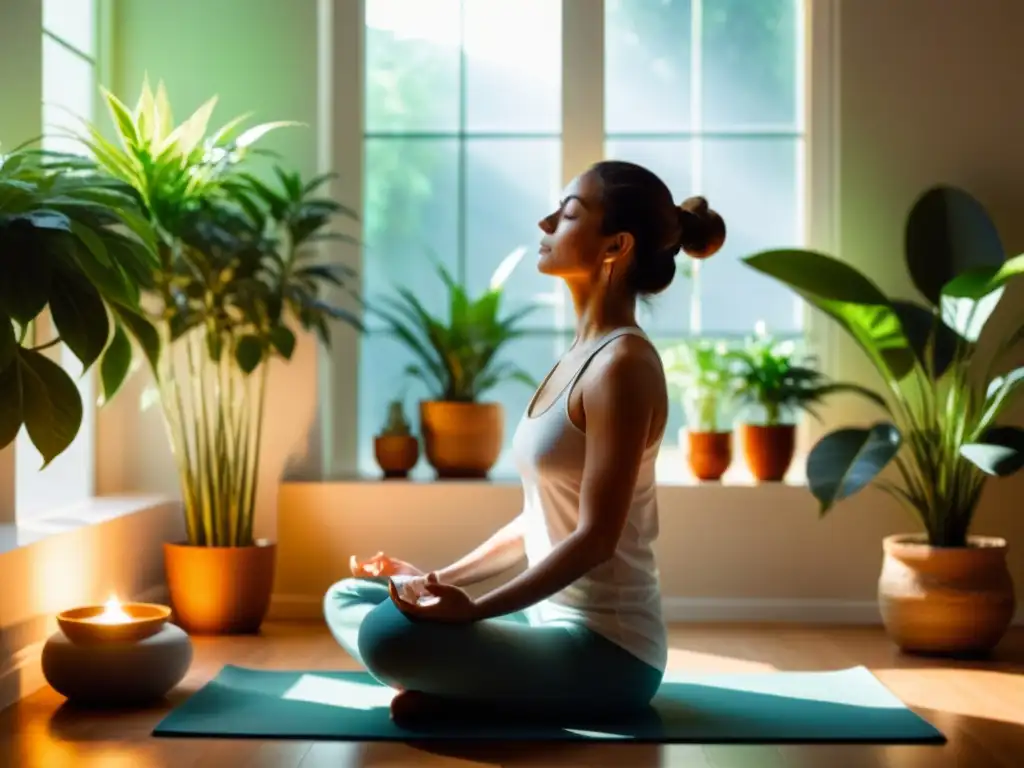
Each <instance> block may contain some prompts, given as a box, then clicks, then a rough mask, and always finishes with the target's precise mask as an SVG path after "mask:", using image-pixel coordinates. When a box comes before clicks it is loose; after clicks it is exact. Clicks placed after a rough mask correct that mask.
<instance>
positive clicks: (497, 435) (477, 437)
mask: <svg viewBox="0 0 1024 768" xmlns="http://www.w3.org/2000/svg"><path fill="white" fill-rule="evenodd" d="M504 428H505V413H504V410H503V409H502V407H501V404H500V403H448V402H442V401H437V400H424V401H423V402H421V403H420V429H421V431H422V432H423V448H424V451H425V453H426V455H427V461H428V462H430V466H432V467H433V468H434V469H435V470H436V471H437V476H438V477H439V478H485V477H487V473H488V472H490V471H491V468H492V467H493V466H494V465H495V463H497V461H498V457H499V456H500V455H501V441H502V438H503V437H504Z"/></svg>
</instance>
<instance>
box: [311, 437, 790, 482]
mask: <svg viewBox="0 0 1024 768" xmlns="http://www.w3.org/2000/svg"><path fill="white" fill-rule="evenodd" d="M806 464H807V457H806V456H801V455H798V456H796V457H795V458H794V459H793V463H792V466H791V468H790V471H789V473H788V474H787V476H786V477H785V479H784V480H782V482H778V483H758V482H757V481H756V480H754V477H753V475H751V474H750V471H749V470H748V469H747V467H746V465H745V464H744V462H743V458H742V456H734V458H733V462H732V466H731V467H730V468H729V470H728V471H727V472H726V473H725V475H724V476H723V477H722V479H721V480H717V481H705V480H698V479H697V478H696V477H694V476H693V474H691V472H690V470H689V466H688V465H687V461H686V452H685V451H684V450H682V449H681V448H679V447H677V446H666V447H664V448H662V450H661V453H660V454H659V455H658V463H657V465H656V472H657V478H658V485H659V486H666V487H683V488H685V487H700V488H756V487H766V486H767V487H779V486H783V487H785V486H789V487H794V488H806V487H807V478H806V473H805V467H806ZM331 481H333V482H339V483H379V484H382V485H388V486H392V485H440V484H444V485H490V486H498V487H503V486H508V487H511V486H515V487H518V486H519V484H520V479H519V476H518V475H515V474H508V473H507V472H505V473H492V474H491V476H490V477H488V478H487V479H485V480H471V479H470V480H438V479H437V478H436V477H435V476H434V471H433V470H432V469H431V468H430V466H429V465H428V464H427V462H426V460H425V459H420V462H419V464H417V465H416V468H415V469H414V470H413V471H412V473H411V474H410V476H409V477H408V479H405V480H384V479H382V478H381V476H380V475H379V474H376V473H374V474H370V473H360V474H358V475H351V476H340V477H336V478H331Z"/></svg>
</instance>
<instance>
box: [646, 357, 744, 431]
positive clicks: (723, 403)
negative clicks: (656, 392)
mask: <svg viewBox="0 0 1024 768" xmlns="http://www.w3.org/2000/svg"><path fill="white" fill-rule="evenodd" d="M727 352H728V347H727V346H726V344H725V343H724V342H716V341H711V340H708V339H697V340H694V341H687V342H683V343H682V344H678V345H676V346H674V347H669V348H668V349H665V350H664V351H663V352H662V355H661V358H662V363H663V364H664V366H665V376H666V378H667V380H668V384H669V387H671V388H672V389H673V390H675V391H676V392H677V393H678V394H679V396H680V397H681V399H682V402H683V408H684V410H685V411H686V424H687V427H688V428H689V429H691V430H693V431H695V432H718V431H727V430H728V426H727V425H728V424H729V421H730V418H729V411H730V406H731V405H732V395H733V391H732V390H733V386H734V381H735V378H734V376H735V374H734V371H733V367H734V366H733V362H732V361H731V360H730V358H729V356H728V355H727Z"/></svg>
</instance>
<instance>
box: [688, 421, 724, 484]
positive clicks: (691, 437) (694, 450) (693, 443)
mask: <svg viewBox="0 0 1024 768" xmlns="http://www.w3.org/2000/svg"><path fill="white" fill-rule="evenodd" d="M686 435H687V441H688V443H689V453H688V454H687V460H688V461H689V464H690V471H691V472H693V475H694V477H696V478H697V479H698V480H721V479H722V475H724V474H725V471H726V470H727V469H729V465H730V464H732V432H689V431H687V433H686Z"/></svg>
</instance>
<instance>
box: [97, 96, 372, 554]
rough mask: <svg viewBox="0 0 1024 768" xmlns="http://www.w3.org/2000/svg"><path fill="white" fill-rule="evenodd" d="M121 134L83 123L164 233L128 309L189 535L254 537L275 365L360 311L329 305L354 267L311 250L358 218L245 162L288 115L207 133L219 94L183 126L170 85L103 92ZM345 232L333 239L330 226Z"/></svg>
mask: <svg viewBox="0 0 1024 768" xmlns="http://www.w3.org/2000/svg"><path fill="white" fill-rule="evenodd" d="M106 101H107V105H108V107H109V110H110V113H111V115H112V116H113V118H114V123H115V128H116V133H117V139H118V143H117V144H115V143H113V142H109V141H107V140H106V139H104V138H103V136H102V135H101V134H100V132H99V131H98V129H97V128H96V127H95V126H87V130H86V133H85V135H84V136H83V137H82V140H83V142H84V143H85V144H86V145H87V146H88V147H89V149H90V150H91V151H92V153H93V155H94V156H95V158H96V162H97V164H98V166H99V167H100V168H101V169H102V170H103V171H104V172H106V173H107V174H109V175H110V176H112V177H114V178H116V179H117V180H118V181H119V182H121V183H122V184H124V185H127V186H128V187H130V188H131V189H132V190H133V191H134V194H135V196H136V197H137V199H138V201H139V204H140V205H141V207H142V210H143V212H144V215H145V217H146V220H147V221H148V222H150V223H151V225H152V226H153V228H154V229H155V231H156V232H157V236H158V237H157V248H158V252H159V260H158V263H157V264H156V268H155V269H154V270H153V272H152V275H151V280H150V285H151V286H152V290H150V291H147V292H146V293H145V295H144V296H143V301H142V304H143V306H144V312H143V313H141V314H138V315H132V316H131V318H130V319H129V318H123V321H124V325H125V326H126V327H127V329H128V332H129V333H130V334H131V335H132V336H134V337H135V338H136V339H137V341H138V342H139V343H140V344H141V346H142V348H143V349H144V350H145V353H146V356H147V359H148V360H149V363H150V366H151V368H152V371H153V374H154V379H155V384H156V386H157V388H158V390H159V394H160V403H161V406H162V410H163V415H164V419H165V422H166V425H167V428H168V432H169V437H170V441H171V445H172V448H173V452H174V456H175V459H176V461H177V465H178V472H179V477H180V481H181V488H182V495H183V500H184V505H185V518H186V527H187V531H188V538H189V543H190V544H193V545H208V546H248V545H251V544H252V541H253V522H254V516H255V499H256V486H257V479H258V471H257V470H258V466H259V456H260V445H261V432H262V425H263V411H264V407H263V406H264V397H265V391H266V381H267V372H268V368H267V363H268V362H269V360H270V359H271V358H273V357H279V358H283V359H286V360H287V359H289V358H290V357H291V355H292V352H293V350H294V348H295V344H296V336H295V331H294V330H293V328H295V327H297V326H299V327H301V328H303V329H305V330H312V331H315V332H316V333H317V334H318V335H319V336H320V338H321V340H322V341H323V342H324V343H325V344H326V343H329V342H330V325H329V321H330V320H331V319H340V320H342V321H345V322H347V323H348V324H350V325H353V326H357V327H358V324H359V323H358V319H357V318H356V317H355V316H354V315H351V314H349V313H348V312H346V311H344V310H343V309H340V308H338V307H335V306H333V305H332V304H330V303H328V302H327V301H325V300H324V299H323V298H322V296H321V292H322V289H324V288H326V287H329V286H341V287H342V288H346V289H347V288H349V287H350V286H349V278H351V277H352V272H351V270H350V269H349V268H348V267H346V266H345V265H344V264H343V263H341V262H339V261H338V260H337V259H325V258H323V257H322V256H321V254H320V251H319V250H318V249H317V248H316V247H315V246H316V244H317V241H318V240H323V239H325V238H328V237H332V235H331V234H329V233H325V232H324V229H325V227H327V226H328V224H329V223H330V222H331V220H332V219H333V217H335V216H336V215H338V214H342V215H348V216H350V217H354V216H355V214H354V213H353V212H352V211H350V210H348V209H346V208H344V207H342V206H340V205H338V204H337V203H335V202H334V201H332V200H329V199H326V198H322V197H318V196H317V191H318V190H319V188H320V187H321V186H322V184H323V183H324V182H325V181H327V179H328V178H329V177H327V176H323V177H319V178H316V179H313V180H311V181H309V182H304V181H303V180H302V179H301V178H300V177H299V176H298V175H296V174H294V173H288V172H285V171H283V170H281V169H277V168H275V169H274V170H275V174H276V184H268V183H265V182H264V181H262V180H260V179H259V178H258V177H257V176H255V175H253V174H252V173H251V172H250V171H249V167H248V162H249V160H250V158H251V157H252V154H253V152H255V149H254V148H253V144H254V143H255V142H256V141H257V140H258V139H259V138H260V137H261V136H263V135H265V134H266V133H267V132H269V131H270V130H273V129H275V128H278V127H281V126H284V125H289V123H265V124H262V125H258V126H255V127H253V128H249V129H248V130H244V131H241V132H240V133H239V129H240V128H241V126H242V123H243V121H244V118H237V119H235V120H232V121H231V122H230V123H228V124H227V125H225V126H224V127H222V128H220V129H218V130H216V131H214V132H212V133H210V132H208V130H207V127H208V123H209V119H210V117H211V114H212V111H213V106H214V104H215V100H213V99H211V100H210V101H209V102H207V103H206V104H204V105H203V106H202V107H200V109H199V110H197V111H196V112H195V114H193V115H192V116H191V117H189V118H188V119H187V120H185V121H184V122H183V123H181V124H179V125H177V126H174V123H173V120H172V116H171V109H170V105H169V102H168V99H167V96H166V93H165V91H164V89H163V87H162V86H161V87H159V88H158V90H157V92H156V93H155V94H154V93H152V91H151V90H150V88H149V86H148V84H147V85H144V86H143V90H142V95H141V97H140V98H139V101H138V103H137V105H136V107H135V109H134V110H129V109H128V108H127V107H126V106H125V105H124V104H123V103H121V102H120V101H119V100H118V99H117V98H116V97H115V96H113V95H112V94H109V93H108V94H106ZM333 236H335V237H338V236H337V235H333Z"/></svg>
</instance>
